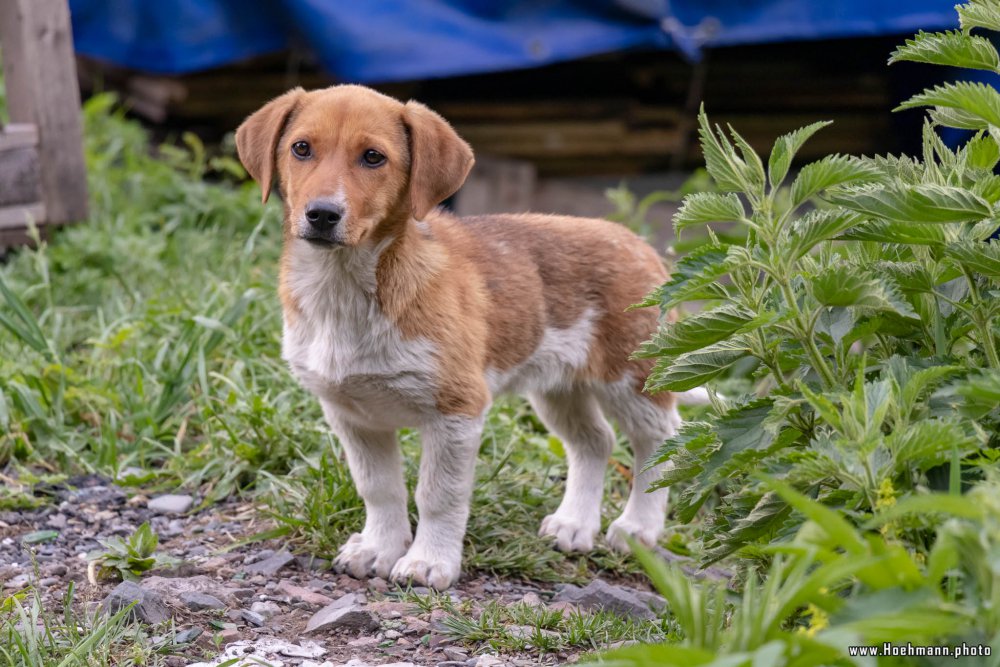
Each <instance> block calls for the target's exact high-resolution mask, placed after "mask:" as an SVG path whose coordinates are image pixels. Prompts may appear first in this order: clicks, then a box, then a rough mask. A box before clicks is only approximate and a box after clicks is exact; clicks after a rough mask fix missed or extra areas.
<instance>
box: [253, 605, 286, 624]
mask: <svg viewBox="0 0 1000 667" xmlns="http://www.w3.org/2000/svg"><path fill="white" fill-rule="evenodd" d="M250 611H252V612H254V613H256V614H260V615H261V616H263V617H264V620H267V619H270V618H271V617H273V616H277V615H278V614H280V613H281V607H279V606H278V603H276V602H271V601H267V602H254V603H253V604H252V605H250Z"/></svg>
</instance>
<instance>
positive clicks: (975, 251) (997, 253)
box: [944, 240, 1000, 280]
mask: <svg viewBox="0 0 1000 667" xmlns="http://www.w3.org/2000/svg"><path fill="white" fill-rule="evenodd" d="M944 254H945V255H947V256H948V257H950V258H951V259H953V260H955V261H956V262H958V263H959V264H961V265H962V266H964V267H966V268H967V269H971V270H972V271H974V272H976V273H981V274H982V275H984V276H986V277H987V278H990V279H991V280H1000V241H996V240H993V241H990V242H989V243H975V242H973V241H959V242H957V243H950V244H948V245H947V246H945V249H944Z"/></svg>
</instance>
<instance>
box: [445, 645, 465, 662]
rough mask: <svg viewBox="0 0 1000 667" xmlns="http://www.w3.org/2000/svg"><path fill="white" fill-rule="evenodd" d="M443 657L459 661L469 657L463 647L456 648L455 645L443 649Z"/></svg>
mask: <svg viewBox="0 0 1000 667" xmlns="http://www.w3.org/2000/svg"><path fill="white" fill-rule="evenodd" d="M443 653H444V657H446V658H448V659H449V660H456V661H460V662H463V663H464V662H465V661H466V660H468V659H469V652H468V651H466V650H465V649H462V648H458V647H457V646H449V647H447V648H445V649H444V651H443Z"/></svg>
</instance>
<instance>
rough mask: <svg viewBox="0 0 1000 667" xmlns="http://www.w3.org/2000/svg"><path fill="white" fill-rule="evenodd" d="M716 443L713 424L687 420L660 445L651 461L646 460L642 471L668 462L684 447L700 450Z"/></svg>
mask: <svg viewBox="0 0 1000 667" xmlns="http://www.w3.org/2000/svg"><path fill="white" fill-rule="evenodd" d="M714 443H715V431H714V430H713V429H712V425H711V424H709V423H708V422H692V421H686V422H684V424H682V425H681V427H680V430H678V431H677V433H675V434H674V435H673V437H671V438H668V439H667V440H666V442H664V443H663V444H662V445H660V447H659V449H657V450H656V452H654V453H653V455H652V456H651V457H650V459H649V461H647V462H645V465H644V466H643V468H642V471H643V472H645V471H646V470H649V469H650V468H653V467H656V466H658V465H660V464H661V463H666V462H667V461H669V460H670V459H671V457H672V456H673V455H674V453H675V452H678V451H680V450H682V449H688V450H692V451H700V450H703V449H704V448H705V447H708V446H709V445H712V444H714ZM675 468H676V466H675Z"/></svg>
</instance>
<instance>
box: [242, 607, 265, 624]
mask: <svg viewBox="0 0 1000 667" xmlns="http://www.w3.org/2000/svg"><path fill="white" fill-rule="evenodd" d="M240 617H242V618H243V620H244V621H246V622H247V623H249V624H250V625H254V626H257V627H258V628H259V627H261V626H263V625H264V624H265V623H267V619H266V618H264V616H263V615H262V614H258V613H257V612H255V611H250V610H249V609H244V610H243V611H241V612H240Z"/></svg>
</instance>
